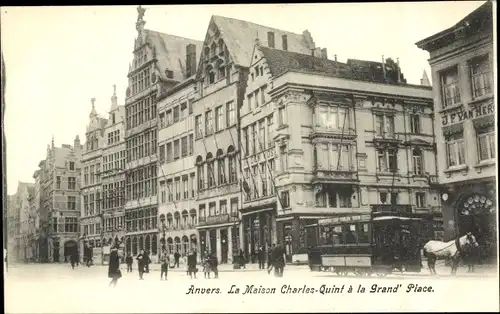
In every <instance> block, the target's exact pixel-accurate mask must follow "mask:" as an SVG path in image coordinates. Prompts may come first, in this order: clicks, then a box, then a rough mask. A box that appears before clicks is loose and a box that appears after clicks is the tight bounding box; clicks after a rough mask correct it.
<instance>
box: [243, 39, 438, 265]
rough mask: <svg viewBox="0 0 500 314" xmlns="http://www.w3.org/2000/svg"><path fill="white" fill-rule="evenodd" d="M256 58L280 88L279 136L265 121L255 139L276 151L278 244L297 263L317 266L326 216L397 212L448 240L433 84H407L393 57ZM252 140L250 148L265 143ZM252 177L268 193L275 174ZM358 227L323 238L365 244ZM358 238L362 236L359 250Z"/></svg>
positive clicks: (427, 234)
mask: <svg viewBox="0 0 500 314" xmlns="http://www.w3.org/2000/svg"><path fill="white" fill-rule="evenodd" d="M252 61H253V63H252V67H251V70H250V71H251V72H250V73H251V74H253V75H255V76H257V75H258V74H257V72H258V73H259V75H264V76H265V77H266V80H268V81H269V82H270V84H269V90H268V91H267V92H268V95H269V97H270V98H271V103H270V104H268V106H270V108H272V109H270V110H272V111H273V117H274V121H272V120H271V126H270V128H269V132H270V133H271V134H268V132H266V129H265V128H262V127H261V126H262V125H264V121H263V120H262V121H261V122H262V123H259V132H256V126H253V127H252V128H251V129H250V130H251V131H250V133H253V134H255V133H257V135H258V137H257V138H260V139H261V142H262V143H265V142H268V143H269V142H271V143H269V146H270V147H273V148H271V149H270V150H271V152H269V153H268V155H269V156H275V159H276V162H275V170H274V171H272V174H273V178H272V180H273V181H274V184H275V187H276V191H275V193H276V195H277V197H278V201H277V204H276V207H277V213H276V238H277V241H278V242H281V243H283V244H284V246H285V249H286V253H287V258H288V261H293V262H297V261H307V255H306V252H307V247H308V246H309V245H313V246H314V245H316V243H315V241H316V232H317V231H315V230H314V229H309V230H311V231H312V232H308V230H307V229H306V226H314V225H315V224H316V223H317V220H318V219H320V218H326V217H337V218H338V219H350V217H353V216H354V217H356V216H359V215H365V214H367V215H385V216H387V215H390V214H391V213H394V212H397V213H399V214H402V215H406V216H407V217H408V218H417V219H425V220H427V221H428V223H427V224H426V226H427V228H424V230H422V233H421V234H420V235H419V239H418V240H416V241H420V242H422V241H425V240H426V239H429V238H434V237H436V236H438V234H439V228H438V227H437V228H436V234H434V230H433V228H432V225H433V224H436V225H438V226H439V220H440V217H439V212H440V208H439V205H440V203H439V199H438V195H437V193H436V191H435V189H434V186H435V182H437V178H436V171H437V169H436V164H435V140H434V133H433V128H432V116H433V106H432V95H431V89H430V87H427V86H416V85H411V84H407V83H406V80H405V79H404V76H403V73H401V69H400V68H399V65H398V64H397V63H396V62H394V61H393V60H391V59H387V60H383V63H380V62H371V61H362V60H353V59H349V60H347V63H342V62H338V61H336V60H335V61H334V60H329V59H328V58H327V53H326V50H325V49H315V53H314V56H313V55H312V54H302V53H295V52H290V51H283V50H278V49H274V48H272V47H269V46H267V47H266V46H264V45H260V44H257V45H256V49H255V51H254V56H253V57H252ZM247 107H248V108H250V109H251V110H252V111H257V112H258V111H259V110H260V111H262V112H264V111H265V110H269V109H266V108H265V106H264V107H262V108H258V107H261V106H258V107H257V104H256V105H255V106H254V105H248V106H247ZM268 125H269V122H268ZM245 132H246V131H245V130H243V134H245ZM265 134H266V135H267V134H268V135H267V140H265V138H264V135H265ZM243 138H244V140H243V142H244V145H245V146H250V147H251V146H257V145H258V144H254V143H253V141H254V140H253V139H252V137H249V140H247V139H245V135H243ZM263 139H264V140H263ZM247 142H249V143H247ZM273 150H274V151H273ZM262 155H264V154H261V157H260V158H262ZM267 158H269V157H267ZM255 168H257V169H256V170H253V171H257V172H258V171H259V168H258V167H255ZM252 174H253V172H252V171H250V172H249V173H248V174H247V175H246V176H247V177H252V178H255V177H257V180H261V181H260V182H259V181H257V182H256V183H257V185H258V186H265V184H262V182H265V179H266V178H265V177H262V179H260V178H259V177H258V176H255V175H252ZM263 179H264V180H263ZM252 192H253V191H252ZM247 194H248V193H247ZM253 194H254V195H255V194H256V193H255V192H253ZM250 197H251V196H250ZM349 228H350V229H349V230H337V229H335V230H332V232H333V233H332V234H328V235H327V234H320V238H319V241H320V242H321V243H322V244H333V243H334V242H332V241H334V240H335V244H339V245H347V244H349V245H353V244H354V245H363V244H364V243H362V239H366V236H364V232H366V230H365V229H363V228H364V227H362V226H361V224H357V223H354V222H353V224H352V225H351V226H350V227H349ZM348 233H349V234H351V233H356V236H355V237H354V239H355V243H353V242H352V241H351V240H348V238H347V234H348ZM348 241H350V242H348Z"/></svg>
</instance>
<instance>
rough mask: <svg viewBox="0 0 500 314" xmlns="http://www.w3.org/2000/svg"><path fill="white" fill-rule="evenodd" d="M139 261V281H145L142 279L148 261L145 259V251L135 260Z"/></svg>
mask: <svg viewBox="0 0 500 314" xmlns="http://www.w3.org/2000/svg"><path fill="white" fill-rule="evenodd" d="M135 259H136V260H137V268H138V270H139V280H144V278H143V277H142V276H143V274H144V269H145V268H146V262H147V260H146V259H145V257H144V250H141V252H140V253H139V255H137V257H136V258H135Z"/></svg>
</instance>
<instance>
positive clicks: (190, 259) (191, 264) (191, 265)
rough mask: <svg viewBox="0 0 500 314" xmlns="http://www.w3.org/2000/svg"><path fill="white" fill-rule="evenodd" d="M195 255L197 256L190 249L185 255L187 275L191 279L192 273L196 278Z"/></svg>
mask: <svg viewBox="0 0 500 314" xmlns="http://www.w3.org/2000/svg"><path fill="white" fill-rule="evenodd" d="M196 257H197V254H196V252H195V251H190V252H189V254H188V256H187V264H188V273H189V277H191V279H192V278H193V275H194V279H196V273H197V272H198V269H197V268H196V264H197V261H196Z"/></svg>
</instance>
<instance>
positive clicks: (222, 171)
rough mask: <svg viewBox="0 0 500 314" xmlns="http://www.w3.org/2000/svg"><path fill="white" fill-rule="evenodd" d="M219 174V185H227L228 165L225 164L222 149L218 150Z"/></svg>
mask: <svg viewBox="0 0 500 314" xmlns="http://www.w3.org/2000/svg"><path fill="white" fill-rule="evenodd" d="M217 174H218V178H219V185H221V184H226V163H225V162H224V152H223V151H222V149H220V148H219V149H218V150H217Z"/></svg>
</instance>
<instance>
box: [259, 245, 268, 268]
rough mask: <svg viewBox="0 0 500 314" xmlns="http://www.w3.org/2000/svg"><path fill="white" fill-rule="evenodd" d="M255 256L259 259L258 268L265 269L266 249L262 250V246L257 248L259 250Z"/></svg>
mask: <svg viewBox="0 0 500 314" xmlns="http://www.w3.org/2000/svg"><path fill="white" fill-rule="evenodd" d="M257 258H258V260H259V269H265V268H266V267H265V266H266V265H265V263H266V251H265V250H264V247H263V246H261V247H260V248H259V252H258V253H257Z"/></svg>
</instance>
